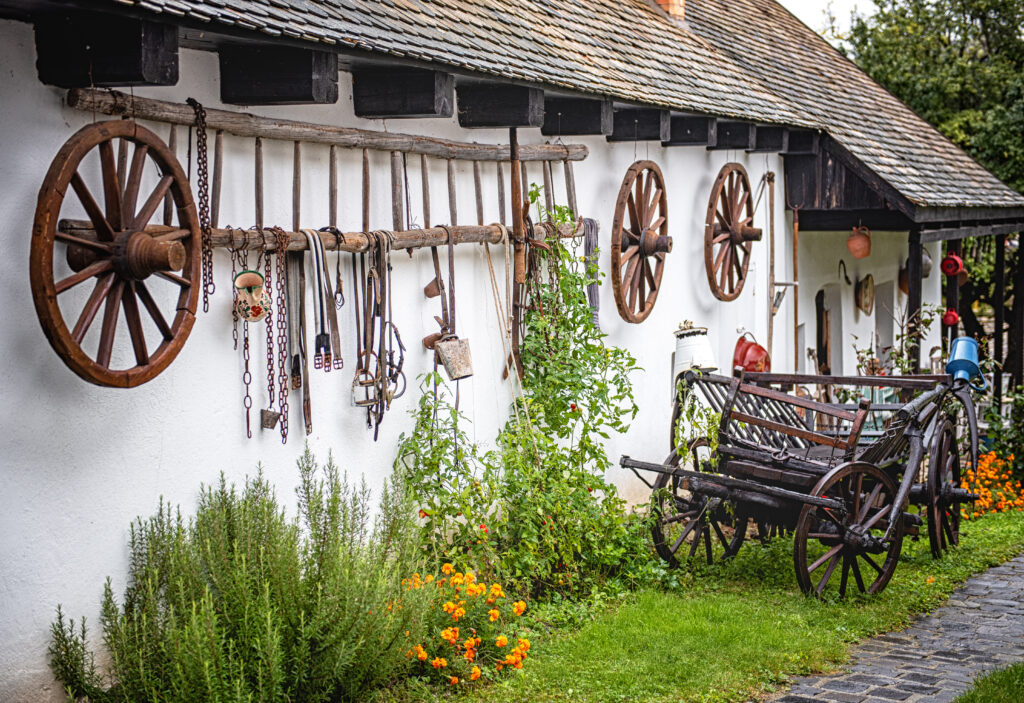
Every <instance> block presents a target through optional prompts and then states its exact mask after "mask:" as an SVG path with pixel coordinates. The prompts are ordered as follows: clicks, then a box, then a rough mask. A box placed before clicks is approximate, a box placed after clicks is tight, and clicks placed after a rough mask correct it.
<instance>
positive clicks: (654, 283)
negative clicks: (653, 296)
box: [641, 259, 658, 292]
mask: <svg viewBox="0 0 1024 703" xmlns="http://www.w3.org/2000/svg"><path fill="white" fill-rule="evenodd" d="M641 266H643V267H644V275H645V276H646V277H647V282H648V283H650V286H651V292H654V290H655V289H656V288H657V287H658V282H657V281H656V280H655V278H654V272H653V271H651V262H650V261H648V260H647V259H644V262H643V264H641Z"/></svg>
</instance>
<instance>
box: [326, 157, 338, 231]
mask: <svg viewBox="0 0 1024 703" xmlns="http://www.w3.org/2000/svg"><path fill="white" fill-rule="evenodd" d="M327 158H328V164H327V169H328V171H327V190H328V193H327V209H328V213H327V217H328V220H327V224H329V225H330V226H331V227H337V226H338V147H336V146H335V145H333V144H331V149H330V152H329V154H328V156H327Z"/></svg>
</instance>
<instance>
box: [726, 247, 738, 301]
mask: <svg viewBox="0 0 1024 703" xmlns="http://www.w3.org/2000/svg"><path fill="white" fill-rule="evenodd" d="M735 261H736V256H735V255H732V256H730V257H729V263H730V264H733V263H735ZM726 269H727V271H728V272H729V292H730V293H731V292H732V291H734V290H736V271H735V267H734V266H728V267H726Z"/></svg>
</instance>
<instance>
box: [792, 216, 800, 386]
mask: <svg viewBox="0 0 1024 703" xmlns="http://www.w3.org/2000/svg"><path fill="white" fill-rule="evenodd" d="M799 254H800V210H799V208H793V373H796V372H797V370H798V369H799V368H800V263H799V258H800V257H799Z"/></svg>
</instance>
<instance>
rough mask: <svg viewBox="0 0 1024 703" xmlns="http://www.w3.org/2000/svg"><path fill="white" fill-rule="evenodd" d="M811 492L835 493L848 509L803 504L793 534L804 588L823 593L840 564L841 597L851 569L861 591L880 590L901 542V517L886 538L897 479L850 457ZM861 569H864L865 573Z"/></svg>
mask: <svg viewBox="0 0 1024 703" xmlns="http://www.w3.org/2000/svg"><path fill="white" fill-rule="evenodd" d="M811 495H815V496H825V497H828V498H835V499H837V500H840V501H842V502H843V504H844V505H845V506H846V514H845V515H843V514H837V513H836V512H834V511H832V510H830V509H828V508H823V507H819V506H816V505H811V504H804V507H803V509H802V510H801V511H800V517H799V519H798V520H797V523H796V530H795V533H794V536H793V562H794V566H795V567H796V579H797V582H798V583H799V584H800V588H801V589H802V590H803V592H804V593H808V594H811V593H813V594H814V595H816V596H819V597H820V596H822V595H824V594H825V593H826V591H827V590H828V587H829V584H830V583H833V585H834V581H835V579H833V578H832V577H833V576H834V575H835V573H836V567H837V566H841V568H840V569H839V574H840V575H839V584H838V591H839V597H840V598H842V597H844V596H845V595H846V587H847V584H848V582H849V577H850V574H851V573H852V574H853V578H854V581H855V583H856V584H857V588H858V590H860V592H861V593H879V592H880V591H881V590H882V589H883V588H885V586H886V584H887V583H889V579H891V578H892V574H893V572H894V571H895V570H896V563H897V561H898V560H899V556H900V549H901V548H902V546H903V521H902V520H900V521H899V523H898V524H897V525H896V527H895V529H894V530H893V534H892V538H891V539H890V540H889V541H888V542H887V543H885V542H883V541H882V539H881V538H882V536H883V534H884V533H885V531H886V529H888V527H889V520H888V518H889V513H890V511H891V509H892V505H893V500H894V498H895V496H896V483H895V482H894V481H893V480H892V479H891V478H890V477H889V476H888V475H887V474H885V473H884V472H883V471H882V470H881V469H879V468H878V467H876V466H874V465H873V464H868V463H866V462H850V463H847V464H842V465H841V466H837V467H836V468H835V469H833V470H832V471H830V472H829V473H827V474H825V476H823V477H822V478H821V480H820V481H818V484H817V485H816V486H815V487H814V489H813V490H812V491H811ZM862 569H863V570H864V571H866V572H867V573H866V576H867V578H865V574H863V573H862Z"/></svg>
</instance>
